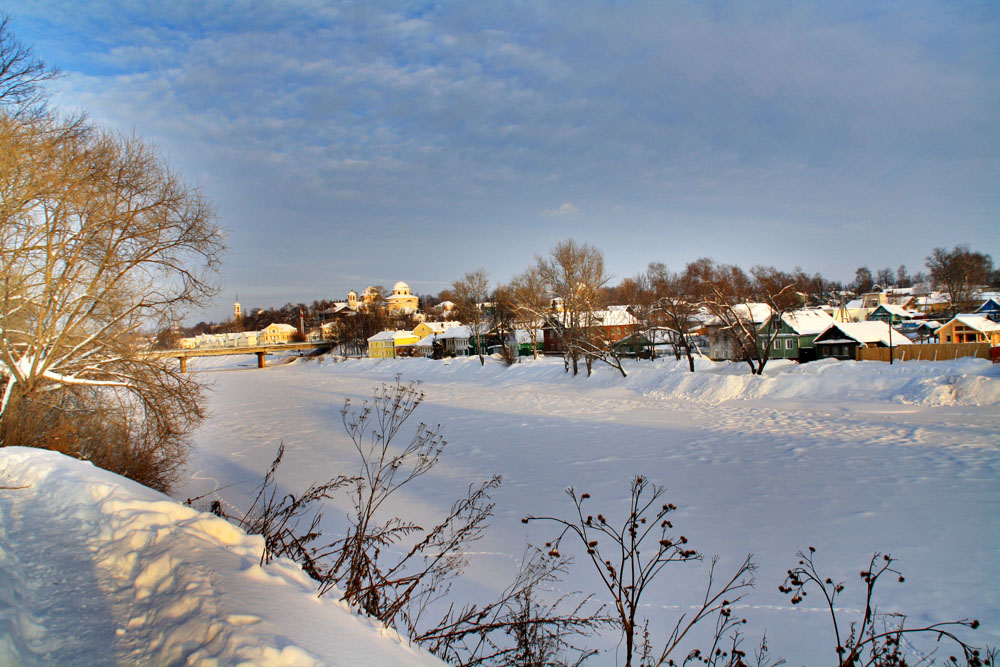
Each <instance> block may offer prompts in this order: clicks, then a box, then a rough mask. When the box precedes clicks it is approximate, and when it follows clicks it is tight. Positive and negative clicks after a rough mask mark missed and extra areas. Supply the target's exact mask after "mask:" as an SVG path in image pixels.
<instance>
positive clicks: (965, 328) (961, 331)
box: [937, 314, 1000, 345]
mask: <svg viewBox="0 0 1000 667" xmlns="http://www.w3.org/2000/svg"><path fill="white" fill-rule="evenodd" d="M937 336H938V340H939V341H940V342H942V343H989V344H990V345H1000V323H998V322H994V321H993V320H991V319H990V318H989V317H987V316H986V315H972V314H961V315H956V316H955V317H954V319H952V320H950V321H949V322H946V323H945V324H944V325H942V326H941V328H940V329H938V331H937Z"/></svg>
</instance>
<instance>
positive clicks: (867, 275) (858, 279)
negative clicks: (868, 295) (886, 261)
mask: <svg viewBox="0 0 1000 667" xmlns="http://www.w3.org/2000/svg"><path fill="white" fill-rule="evenodd" d="M874 284H875V281H874V279H873V278H872V271H871V269H869V268H868V267H867V266H859V267H858V270H857V271H855V272H854V282H853V283H852V284H851V286H852V287H853V288H854V291H855V292H856V293H857V294H864V293H865V292H871V291H872V287H873V286H874Z"/></svg>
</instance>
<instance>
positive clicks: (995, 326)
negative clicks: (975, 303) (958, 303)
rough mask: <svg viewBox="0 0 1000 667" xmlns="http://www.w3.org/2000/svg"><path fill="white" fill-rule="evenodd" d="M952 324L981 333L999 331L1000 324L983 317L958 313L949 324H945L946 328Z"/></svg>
mask: <svg viewBox="0 0 1000 667" xmlns="http://www.w3.org/2000/svg"><path fill="white" fill-rule="evenodd" d="M952 322H961V323H962V324H964V325H965V326H967V327H969V328H970V329H975V330H976V331H980V332H982V333H987V332H991V331H1000V322H994V321H993V320H991V319H990V318H988V317H986V316H985V315H974V314H971V313H959V314H958V315H956V316H955V317H954V318H952V319H951V320H950V321H949V322H947V323H946V324H945V326H948V325H949V324H951V323H952Z"/></svg>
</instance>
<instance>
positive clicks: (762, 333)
mask: <svg viewBox="0 0 1000 667" xmlns="http://www.w3.org/2000/svg"><path fill="white" fill-rule="evenodd" d="M833 323H834V321H833V317H831V316H830V314H829V313H827V312H826V311H825V310H822V309H819V308H807V309H802V310H794V311H791V312H788V313H785V314H783V315H782V316H781V317H780V318H777V317H774V316H773V315H772V316H771V317H769V318H768V319H767V322H765V323H764V324H763V325H762V326H761V327H760V329H759V330H758V331H757V349H758V353H759V354H760V355H761V356H762V357H763V354H764V349H765V347H767V344H768V341H769V340H770V339H771V336H772V335H774V334H775V327H776V328H777V336H776V337H775V339H774V342H773V343H772V345H771V353H770V355H769V356H770V358H771V359H795V360H796V361H813V360H814V359H816V347H815V345H814V341H815V339H816V336H818V335H819V334H821V333H822V332H823V331H825V330H826V329H827V327H829V326H830V325H831V324H833Z"/></svg>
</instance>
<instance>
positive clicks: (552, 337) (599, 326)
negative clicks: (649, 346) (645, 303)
mask: <svg viewBox="0 0 1000 667" xmlns="http://www.w3.org/2000/svg"><path fill="white" fill-rule="evenodd" d="M557 312H559V313H560V315H559V316H560V317H562V318H564V319H565V317H566V315H565V311H557ZM578 322H579V324H580V328H581V329H582V330H583V331H584V333H583V337H585V338H590V339H592V340H594V341H595V343H596V344H614V343H617V342H618V341H620V340H621V339H622V338H625V337H626V336H628V335H629V334H631V333H634V332H635V331H636V329H637V328H638V327H639V320H637V319H635V317H634V316H633V315H632V313H630V312H628V310H626V309H625V308H624V307H615V306H612V307H610V308H607V309H606V310H593V311H588V312H584V313H580V314H579V317H578ZM542 336H543V341H544V343H543V346H544V350H545V354H564V353H565V351H566V350H564V349H563V345H562V340H561V339H560V338H559V335H558V333H557V332H556V330H555V329H554V328H553V326H552V325H551V323H550V324H547V325H546V326H544V327H543V328H542Z"/></svg>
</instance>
